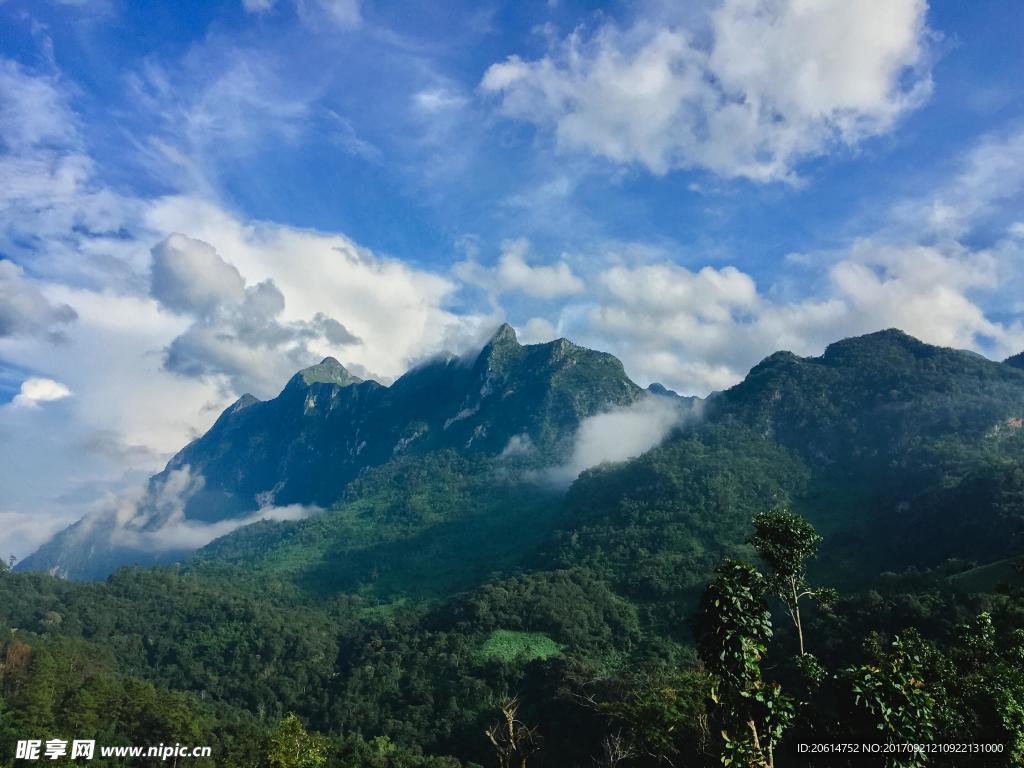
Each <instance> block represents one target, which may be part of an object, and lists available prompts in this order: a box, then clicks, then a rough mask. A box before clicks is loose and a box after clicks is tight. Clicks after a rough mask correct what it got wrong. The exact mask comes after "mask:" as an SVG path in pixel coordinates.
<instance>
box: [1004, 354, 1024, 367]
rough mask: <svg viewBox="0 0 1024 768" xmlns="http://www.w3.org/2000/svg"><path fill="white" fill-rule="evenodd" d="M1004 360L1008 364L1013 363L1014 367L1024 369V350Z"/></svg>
mask: <svg viewBox="0 0 1024 768" xmlns="http://www.w3.org/2000/svg"><path fill="white" fill-rule="evenodd" d="M1003 362H1004V363H1006V364H1007V365H1012V366H1013V367H1014V368H1020V369H1021V370H1024V352H1018V353H1017V354H1016V355H1013V356H1011V357H1008V358H1006V359H1005V360H1003Z"/></svg>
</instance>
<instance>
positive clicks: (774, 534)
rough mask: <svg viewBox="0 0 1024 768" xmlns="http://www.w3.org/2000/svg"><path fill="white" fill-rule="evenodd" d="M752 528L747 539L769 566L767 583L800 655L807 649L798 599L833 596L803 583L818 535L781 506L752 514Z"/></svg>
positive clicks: (825, 600) (824, 600)
mask: <svg viewBox="0 0 1024 768" xmlns="http://www.w3.org/2000/svg"><path fill="white" fill-rule="evenodd" d="M754 530H755V533H754V535H753V536H751V537H750V539H749V541H750V543H751V544H753V545H754V548H755V549H756V550H757V553H758V554H759V555H760V556H761V558H762V559H763V560H764V561H765V562H766V563H767V564H768V566H769V567H770V568H771V569H772V576H771V577H770V584H771V587H772V589H773V590H774V591H775V592H776V594H778V596H779V597H780V598H782V601H783V603H785V605H786V609H787V610H788V611H789V617H790V619H791V620H792V621H793V626H794V627H796V633H797V638H798V639H799V642H800V655H801V656H803V655H804V654H805V653H806V652H807V651H806V649H805V647H804V625H803V621H802V620H801V617H800V601H801V600H803V599H805V598H809V599H817V600H818V601H819V603H821V604H823V605H828V604H829V603H831V602H832V601H833V600H834V599H835V592H834V591H833V590H830V589H811V588H810V586H809V585H808V583H807V562H808V561H809V560H811V559H812V558H814V557H815V556H816V555H817V554H818V545H819V544H820V543H821V536H820V535H819V534H818V532H817V531H816V530H814V526H813V525H811V524H810V523H809V522H807V520H805V519H804V518H802V517H801V516H800V515H798V514H796V513H795V512H791V511H790V510H788V509H785V508H777V509H773V510H770V511H768V512H762V513H760V514H758V515H757V516H756V517H755V518H754Z"/></svg>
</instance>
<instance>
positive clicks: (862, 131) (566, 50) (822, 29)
mask: <svg viewBox="0 0 1024 768" xmlns="http://www.w3.org/2000/svg"><path fill="white" fill-rule="evenodd" d="M926 10H927V6H926V3H925V2H924V0H868V2H862V3H848V2H844V0H821V1H819V2H813V3H808V2H801V1H800V0H725V1H724V2H723V3H721V4H720V5H719V6H717V7H716V8H715V9H714V10H712V11H711V12H710V16H709V18H708V19H707V24H708V27H709V34H708V35H706V37H708V38H709V42H704V41H703V37H705V36H704V35H697V34H694V33H692V32H691V31H689V30H687V29H685V28H683V27H681V26H678V25H671V24H665V25H658V24H652V23H650V22H641V23H638V24H637V25H636V26H634V27H633V28H631V29H621V28H619V27H617V26H615V25H614V24H611V23H608V24H606V25H604V26H603V27H601V28H600V29H598V30H597V31H596V32H594V33H593V34H590V35H588V34H587V33H586V32H585V31H584V30H583V29H577V30H576V31H574V32H573V33H572V34H571V35H569V36H568V37H567V38H566V39H565V40H563V41H561V42H559V43H557V44H555V45H553V46H552V48H551V49H550V50H549V51H548V53H547V54H546V55H545V56H543V57H542V58H540V59H535V60H524V59H522V58H520V57H519V56H511V57H510V58H509V59H507V60H506V61H504V62H500V63H497V64H493V65H492V66H491V67H490V68H489V69H488V70H487V71H486V73H485V74H484V77H483V79H482V81H481V84H480V85H481V89H482V90H483V91H484V92H486V93H490V94H494V95H495V96H496V97H497V98H498V104H499V109H500V111H501V112H502V113H503V114H504V115H506V116H508V117H511V118H516V119H520V120H525V121H529V122H532V123H535V124H537V125H539V126H542V127H544V128H547V129H550V130H551V131H552V132H553V134H554V137H555V141H556V143H557V145H558V147H559V148H560V149H563V150H571V151H581V152H587V153H591V154H594V155H597V156H599V157H602V158H606V159H609V160H611V161H613V162H616V163H622V164H635V165H640V166H643V167H646V168H647V169H648V170H650V171H651V172H653V173H656V174H664V173H666V172H668V171H670V170H673V169H678V168H701V169H705V170H708V171H711V172H713V173H716V174H719V175H722V176H724V177H745V178H749V179H754V180H757V181H772V180H778V179H791V178H793V169H794V167H795V165H796V164H798V163H799V162H800V161H801V160H803V159H805V158H809V157H814V156H817V155H821V154H824V153H826V152H828V151H829V150H831V149H832V148H833V147H835V146H853V145H856V144H857V143H859V142H861V141H863V140H864V139H866V138H868V137H871V136H876V135H879V134H882V133H885V132H887V131H888V130H890V129H891V128H892V126H893V125H894V124H895V122H896V121H897V120H898V119H899V118H900V117H901V116H902V115H904V114H905V113H906V112H908V111H909V110H912V109H914V108H915V107H917V106H919V105H920V104H921V103H923V101H924V100H925V99H926V97H927V96H928V94H929V92H930V89H931V79H930V77H929V73H928V69H927V68H928V64H929V57H928V41H929V36H930V35H931V34H932V33H931V32H930V31H929V30H928V28H927V26H926V24H925V12H926Z"/></svg>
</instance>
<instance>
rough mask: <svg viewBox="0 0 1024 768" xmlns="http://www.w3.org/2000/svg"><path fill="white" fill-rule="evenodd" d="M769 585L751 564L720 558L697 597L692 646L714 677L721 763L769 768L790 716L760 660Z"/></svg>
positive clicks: (767, 633)
mask: <svg viewBox="0 0 1024 768" xmlns="http://www.w3.org/2000/svg"><path fill="white" fill-rule="evenodd" d="M768 591H769V584H768V582H767V580H766V579H765V577H764V576H763V575H762V574H761V573H759V572H758V571H757V569H755V568H754V567H753V566H751V565H748V564H747V563H743V562H739V561H737V560H726V561H725V562H724V563H723V564H722V565H721V566H720V567H719V569H718V578H716V579H715V580H714V581H713V582H711V584H709V585H708V588H707V589H706V590H705V591H704V595H703V596H702V597H701V603H700V609H699V611H698V615H697V619H696V630H697V648H698V652H699V654H700V657H701V659H702V660H703V662H704V664H705V665H706V666H707V668H708V670H709V671H710V672H711V673H712V674H713V675H714V676H715V678H716V679H717V684H716V685H715V686H714V688H713V690H712V700H713V701H714V702H715V703H716V704H717V705H718V708H719V712H720V713H721V714H722V715H723V716H724V719H725V721H726V722H725V725H726V727H725V728H723V730H722V738H723V739H724V740H725V750H724V752H723V755H722V762H723V764H725V765H734V764H747V765H753V766H764V767H765V768H773V766H774V764H775V758H774V750H775V746H776V744H778V742H779V740H780V739H781V738H782V734H783V732H784V731H785V729H786V728H787V727H788V726H789V724H790V722H791V721H792V719H793V702H792V700H791V699H790V698H789V697H788V696H786V695H785V694H784V693H783V692H782V689H781V686H779V685H778V684H777V683H769V682H766V681H765V680H764V679H763V677H762V674H761V660H762V658H763V657H764V654H765V652H766V650H767V646H768V641H769V640H770V639H771V637H772V623H771V614H770V613H769V611H768V606H767V601H766V600H767V594H768Z"/></svg>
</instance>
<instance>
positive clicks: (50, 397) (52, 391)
mask: <svg viewBox="0 0 1024 768" xmlns="http://www.w3.org/2000/svg"><path fill="white" fill-rule="evenodd" d="M65 397H71V390H70V389H68V388H67V387H66V386H64V385H63V384H61V383H60V382H59V381H54V380H53V379H43V378H38V377H33V378H31V379H25V381H23V382H22V383H21V390H20V391H19V392H18V394H16V395H15V396H14V399H13V400H12V401H11V405H12V406H14V407H15V408H38V407H39V406H40V404H41V403H52V402H54V401H56V400H63V399H64V398H65Z"/></svg>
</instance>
